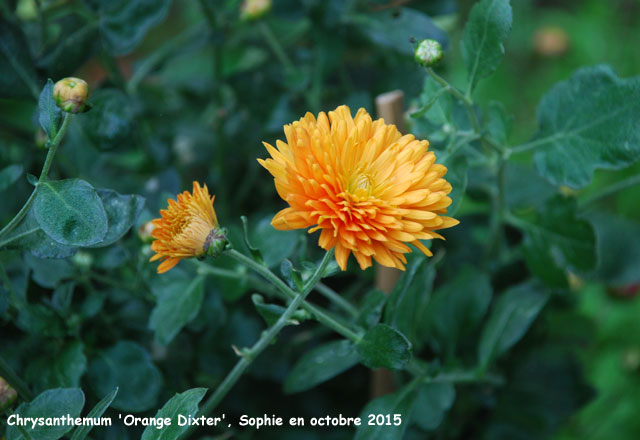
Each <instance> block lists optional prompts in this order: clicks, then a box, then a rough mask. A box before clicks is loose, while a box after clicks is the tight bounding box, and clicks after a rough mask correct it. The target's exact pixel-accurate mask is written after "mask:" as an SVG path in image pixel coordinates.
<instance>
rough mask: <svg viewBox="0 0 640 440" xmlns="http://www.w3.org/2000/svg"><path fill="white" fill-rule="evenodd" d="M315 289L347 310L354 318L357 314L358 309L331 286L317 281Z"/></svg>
mask: <svg viewBox="0 0 640 440" xmlns="http://www.w3.org/2000/svg"><path fill="white" fill-rule="evenodd" d="M316 290H317V291H318V292H319V293H320V294H321V295H323V296H324V297H325V298H327V299H328V300H329V301H331V302H333V303H334V304H335V305H336V306H338V307H340V308H341V309H342V310H344V311H345V312H347V313H348V314H349V315H350V316H352V317H354V318H355V317H357V316H358V309H356V308H355V307H354V305H353V304H351V303H350V302H349V301H347V300H346V299H344V298H343V297H341V296H340V294H339V293H338V292H336V291H335V290H333V289H332V288H331V287H329V286H327V285H326V284H324V283H318V284H316Z"/></svg>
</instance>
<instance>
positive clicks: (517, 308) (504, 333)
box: [478, 283, 549, 368]
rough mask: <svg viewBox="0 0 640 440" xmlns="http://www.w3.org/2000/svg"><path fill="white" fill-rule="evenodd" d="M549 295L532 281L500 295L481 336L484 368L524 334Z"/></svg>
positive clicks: (481, 362) (482, 365)
mask: <svg viewBox="0 0 640 440" xmlns="http://www.w3.org/2000/svg"><path fill="white" fill-rule="evenodd" d="M547 299H549V295H548V294H547V293H546V292H544V291H541V290H539V289H537V288H536V287H535V286H534V285H532V284H531V283H529V284H522V285H520V286H517V287H513V288H511V289H509V290H507V291H506V292H505V293H503V294H502V295H501V296H500V297H499V298H498V300H497V301H496V304H495V306H494V308H493V310H492V311H491V315H490V316H489V319H488V320H487V323H486V325H485V327H484V330H483V331H482V336H481V339H480V346H479V349H478V362H479V363H480V366H481V367H482V368H486V367H488V366H489V364H490V363H491V362H493V360H495V359H496V358H497V357H498V356H500V355H501V354H502V353H504V352H505V351H507V350H508V349H509V348H511V347H512V346H513V345H514V344H515V343H516V342H518V341H519V340H520V339H521V338H522V337H523V336H524V334H525V333H526V331H527V329H528V328H529V326H530V325H531V323H532V322H533V321H534V319H536V316H538V313H540V310H542V308H543V307H544V305H545V304H546V303H547Z"/></svg>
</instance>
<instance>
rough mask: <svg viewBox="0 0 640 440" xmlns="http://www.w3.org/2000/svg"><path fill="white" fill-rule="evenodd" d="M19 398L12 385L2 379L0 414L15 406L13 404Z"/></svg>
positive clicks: (0, 381)
mask: <svg viewBox="0 0 640 440" xmlns="http://www.w3.org/2000/svg"><path fill="white" fill-rule="evenodd" d="M17 398H18V393H17V392H16V390H14V389H13V388H11V385H9V384H8V383H7V381H6V380H4V379H3V378H2V377H0V413H1V412H3V411H4V410H5V409H7V408H9V407H10V406H11V405H13V402H15V401H16V399H17Z"/></svg>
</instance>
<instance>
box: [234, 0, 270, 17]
mask: <svg viewBox="0 0 640 440" xmlns="http://www.w3.org/2000/svg"><path fill="white" fill-rule="evenodd" d="M271 6H272V5H271V0H244V1H243V2H242V6H241V7H240V18H241V19H242V20H247V21H253V20H258V19H259V18H262V17H264V16H265V15H267V14H268V13H269V11H270V10H271Z"/></svg>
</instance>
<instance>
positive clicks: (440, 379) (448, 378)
mask: <svg viewBox="0 0 640 440" xmlns="http://www.w3.org/2000/svg"><path fill="white" fill-rule="evenodd" d="M422 382H423V383H488V384H491V385H503V384H504V378H503V377H501V376H498V375H495V374H481V373H479V372H477V371H463V370H461V371H443V372H440V373H438V374H437V375H435V376H433V377H426V378H424V379H423V380H422Z"/></svg>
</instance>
